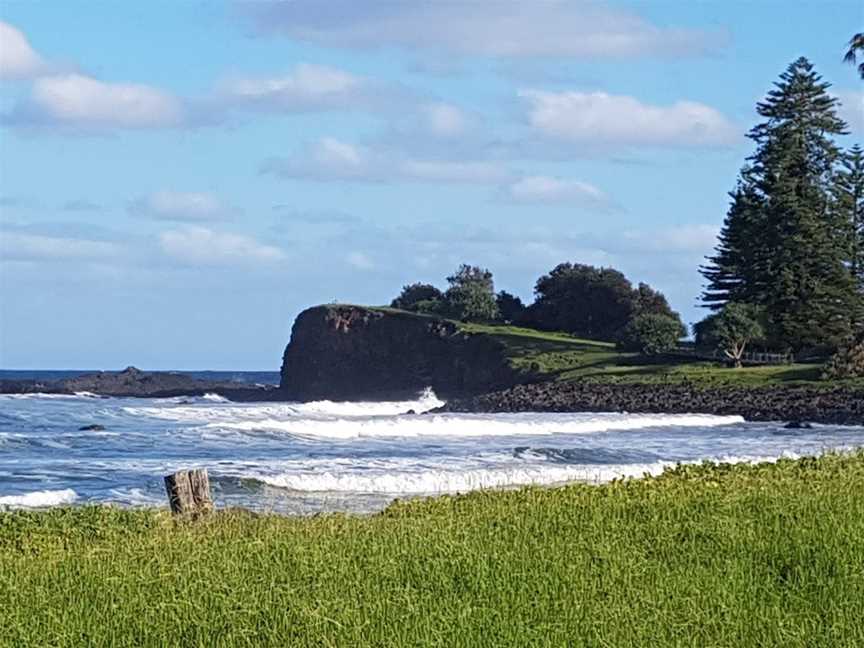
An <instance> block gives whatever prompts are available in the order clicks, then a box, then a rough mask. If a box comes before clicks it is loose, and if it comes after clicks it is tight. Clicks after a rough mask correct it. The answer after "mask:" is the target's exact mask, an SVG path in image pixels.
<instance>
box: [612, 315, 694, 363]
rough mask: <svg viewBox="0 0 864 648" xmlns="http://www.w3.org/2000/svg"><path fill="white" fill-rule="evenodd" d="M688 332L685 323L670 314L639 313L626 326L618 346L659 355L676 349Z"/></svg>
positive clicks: (627, 349)
mask: <svg viewBox="0 0 864 648" xmlns="http://www.w3.org/2000/svg"><path fill="white" fill-rule="evenodd" d="M686 334H687V330H686V329H685V328H684V325H683V324H681V322H680V321H678V320H676V319H675V318H673V317H669V316H668V315H657V314H652V313H649V314H645V315H637V316H636V317H634V318H633V319H632V320H631V321H630V323H629V324H627V326H625V327H624V330H623V331H622V332H621V337H620V339H619V341H618V346H619V347H620V348H622V349H624V350H626V351H638V352H639V353H643V354H645V355H657V354H660V353H667V352H669V351H672V350H674V349H675V347H676V346H677V345H678V341H679V340H680V339H681V338H682V337H684V336H685V335H686Z"/></svg>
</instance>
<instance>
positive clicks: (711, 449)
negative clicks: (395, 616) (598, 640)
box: [0, 390, 864, 514]
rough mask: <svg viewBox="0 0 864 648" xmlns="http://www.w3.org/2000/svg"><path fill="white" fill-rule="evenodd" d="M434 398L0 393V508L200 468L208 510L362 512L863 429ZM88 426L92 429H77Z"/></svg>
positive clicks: (140, 498) (143, 495) (110, 491)
mask: <svg viewBox="0 0 864 648" xmlns="http://www.w3.org/2000/svg"><path fill="white" fill-rule="evenodd" d="M441 404H442V401H441V400H440V399H438V398H437V397H436V396H435V394H434V393H433V392H431V391H430V390H426V391H425V392H424V393H422V394H418V396H417V398H416V399H415V400H411V401H404V402H357V403H338V402H330V401H320V402H312V403H231V402H228V401H226V400H224V399H223V398H220V397H219V396H216V395H206V396H203V397H200V398H168V399H131V398H100V397H96V396H94V395H92V394H86V393H82V394H78V395H75V396H58V395H16V396H0V508H18V507H48V506H57V505H64V504H73V503H76V504H77V503H106V502H110V503H115V504H119V505H125V506H165V505H166V504H167V499H166V497H165V494H164V487H163V481H162V478H163V476H164V475H167V474H169V473H172V472H174V471H176V470H180V469H184V468H197V467H204V468H207V470H208V471H209V474H210V480H211V485H212V487H213V491H214V498H215V500H216V502H217V505H221V506H245V507H250V508H253V509H256V510H263V511H274V512H280V513H293V514H308V513H315V512H320V511H349V512H361V513H362V512H371V511H376V510H380V509H381V508H383V507H385V506H386V505H387V504H388V503H390V502H391V501H393V500H394V499H395V498H406V497H417V496H428V495H437V494H441V493H457V492H467V491H471V490H475V489H482V488H507V487H516V486H521V485H527V484H546V485H549V484H560V483H564V482H567V481H572V480H578V481H585V482H590V483H600V482H605V481H608V480H611V479H615V478H622V477H640V476H643V475H646V474H652V475H653V474H658V473H660V472H662V471H663V470H664V469H665V468H667V467H670V466H674V465H675V464H677V463H693V462H701V461H704V460H711V461H729V462H742V461H743V462H760V461H775V460H777V459H778V458H781V457H790V458H795V457H799V456H802V455H817V454H820V453H823V452H826V451H831V450H849V449H853V448H858V447H862V446H864V427H851V426H846V427H844V426H830V425H817V426H814V428H813V429H799V430H790V429H785V428H784V426H783V423H782V422H776V423H745V422H744V420H743V419H742V418H741V417H738V416H708V415H697V414H690V415H671V414H627V413H605V414H600V413H593V414H592V413H572V414H536V413H522V414H431V413H427V414H424V412H428V411H429V410H432V409H434V408H436V407H438V406H440V405H441ZM412 411H413V412H414V413H409V412H412ZM90 425H99V426H102V427H104V429H96V430H81V429H79V428H82V427H86V426H90Z"/></svg>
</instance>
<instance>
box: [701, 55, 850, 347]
mask: <svg viewBox="0 0 864 648" xmlns="http://www.w3.org/2000/svg"><path fill="white" fill-rule="evenodd" d="M829 87H830V84H828V83H826V82H824V81H823V80H822V78H821V77H820V76H819V74H817V73H816V72H815V71H814V69H813V66H812V64H811V63H810V62H809V61H808V60H807V59H806V58H799V59H798V60H797V61H795V62H794V63H792V64H791V65H790V66H789V67H788V69H787V70H786V71H785V72H784V73H783V74H782V75H781V76H780V80H779V81H778V82H776V83H775V84H774V88H773V89H772V90H771V91H770V92H769V93H768V95H767V97H766V98H765V99H764V100H763V101H761V102H759V103H758V104H757V107H756V110H757V112H758V114H759V115H760V117H762V118H763V121H761V122H760V123H758V124H757V125H756V126H754V127H753V128H752V129H751V130H750V132H749V134H748V137H749V138H750V139H751V140H752V141H753V142H754V144H755V151H754V153H753V154H752V155H751V156H750V157H749V158H747V161H746V164H745V165H744V167H743V168H742V170H741V172H740V175H739V178H738V182H737V184H736V187H735V189H734V190H733V191H732V192H731V193H730V197H731V203H730V207H729V211H728V213H727V215H726V219H725V222H724V225H723V228H722V231H721V233H720V237H719V241H718V244H717V247H716V250H715V252H714V254H713V255H712V256H711V257H709V258H708V262H707V263H706V265H705V266H704V267H702V268H701V269H700V271H701V273H702V275H703V276H704V277H705V279H706V280H707V286H706V289H705V292H704V294H703V296H702V300H703V302H704V304H705V305H706V306H707V307H709V308H711V309H712V310H714V311H715V313H714V314H713V315H711V316H710V317H708V318H707V319H706V320H705V321H703V322H701V323H700V324H698V325H697V326H696V337H697V342H702V343H705V344H708V343H711V341H712V340H713V339H715V338H716V337H717V336H718V335H723V334H725V335H726V336H727V337H730V331H732V332H735V333H736V335H732V336H731V337H733V338H735V341H736V349H737V350H736V352H735V353H736V354H737V353H738V352H739V351H742V350H743V347H744V346H745V345H746V344H747V343H748V342H749V343H751V344H758V345H759V346H761V347H762V348H767V349H775V350H780V351H791V352H794V353H798V354H801V353H804V354H805V355H809V354H817V355H819V354H826V353H830V352H833V351H835V350H837V349H838V348H840V347H843V346H847V345H848V344H849V341H850V340H851V339H853V338H854V336H855V335H856V334H860V332H861V330H862V326H864V151H862V149H861V147H860V146H858V145H855V146H853V147H852V148H850V149H849V150H846V151H844V150H843V149H842V148H841V147H840V146H839V145H838V144H837V142H836V141H835V138H836V137H838V136H840V135H844V134H847V125H846V124H845V123H844V122H843V120H842V119H840V117H839V116H838V114H837V107H838V104H839V102H838V100H837V98H836V97H833V96H832V95H830V94H829V92H828V89H829ZM730 357H731V356H730Z"/></svg>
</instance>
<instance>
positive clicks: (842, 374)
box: [822, 332, 864, 380]
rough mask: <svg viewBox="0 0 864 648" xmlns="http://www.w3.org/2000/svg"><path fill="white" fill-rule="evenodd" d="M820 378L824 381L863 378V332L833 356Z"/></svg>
mask: <svg viewBox="0 0 864 648" xmlns="http://www.w3.org/2000/svg"><path fill="white" fill-rule="evenodd" d="M822 378H823V379H824V380H840V379H842V378H864V332H862V333H860V334H859V335H858V337H857V339H855V340H854V341H853V342H851V343H850V344H849V345H848V346H846V347H844V348H841V349H840V350H839V351H838V352H837V353H835V354H834V356H833V357H832V358H831V359H830V360H829V361H828V364H826V365H825V370H824V371H823V372H822Z"/></svg>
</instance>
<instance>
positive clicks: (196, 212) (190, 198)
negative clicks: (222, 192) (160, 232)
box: [128, 190, 236, 222]
mask: <svg viewBox="0 0 864 648" xmlns="http://www.w3.org/2000/svg"><path fill="white" fill-rule="evenodd" d="M128 209H129V212H130V213H131V214H134V215H136V216H145V217H148V218H157V219H161V220H173V221H199V222H200V221H212V220H220V219H223V218H227V217H229V216H230V215H231V214H233V213H234V212H235V211H236V210H234V209H232V208H230V207H227V206H225V205H224V204H223V203H222V202H221V201H220V200H219V199H218V198H217V197H216V196H213V195H211V194H208V193H196V192H181V191H167V190H166V191H156V192H154V193H152V194H150V195H148V196H142V197H140V198H137V199H135V200H133V201H132V202H131V203H130V204H129V208H128Z"/></svg>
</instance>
